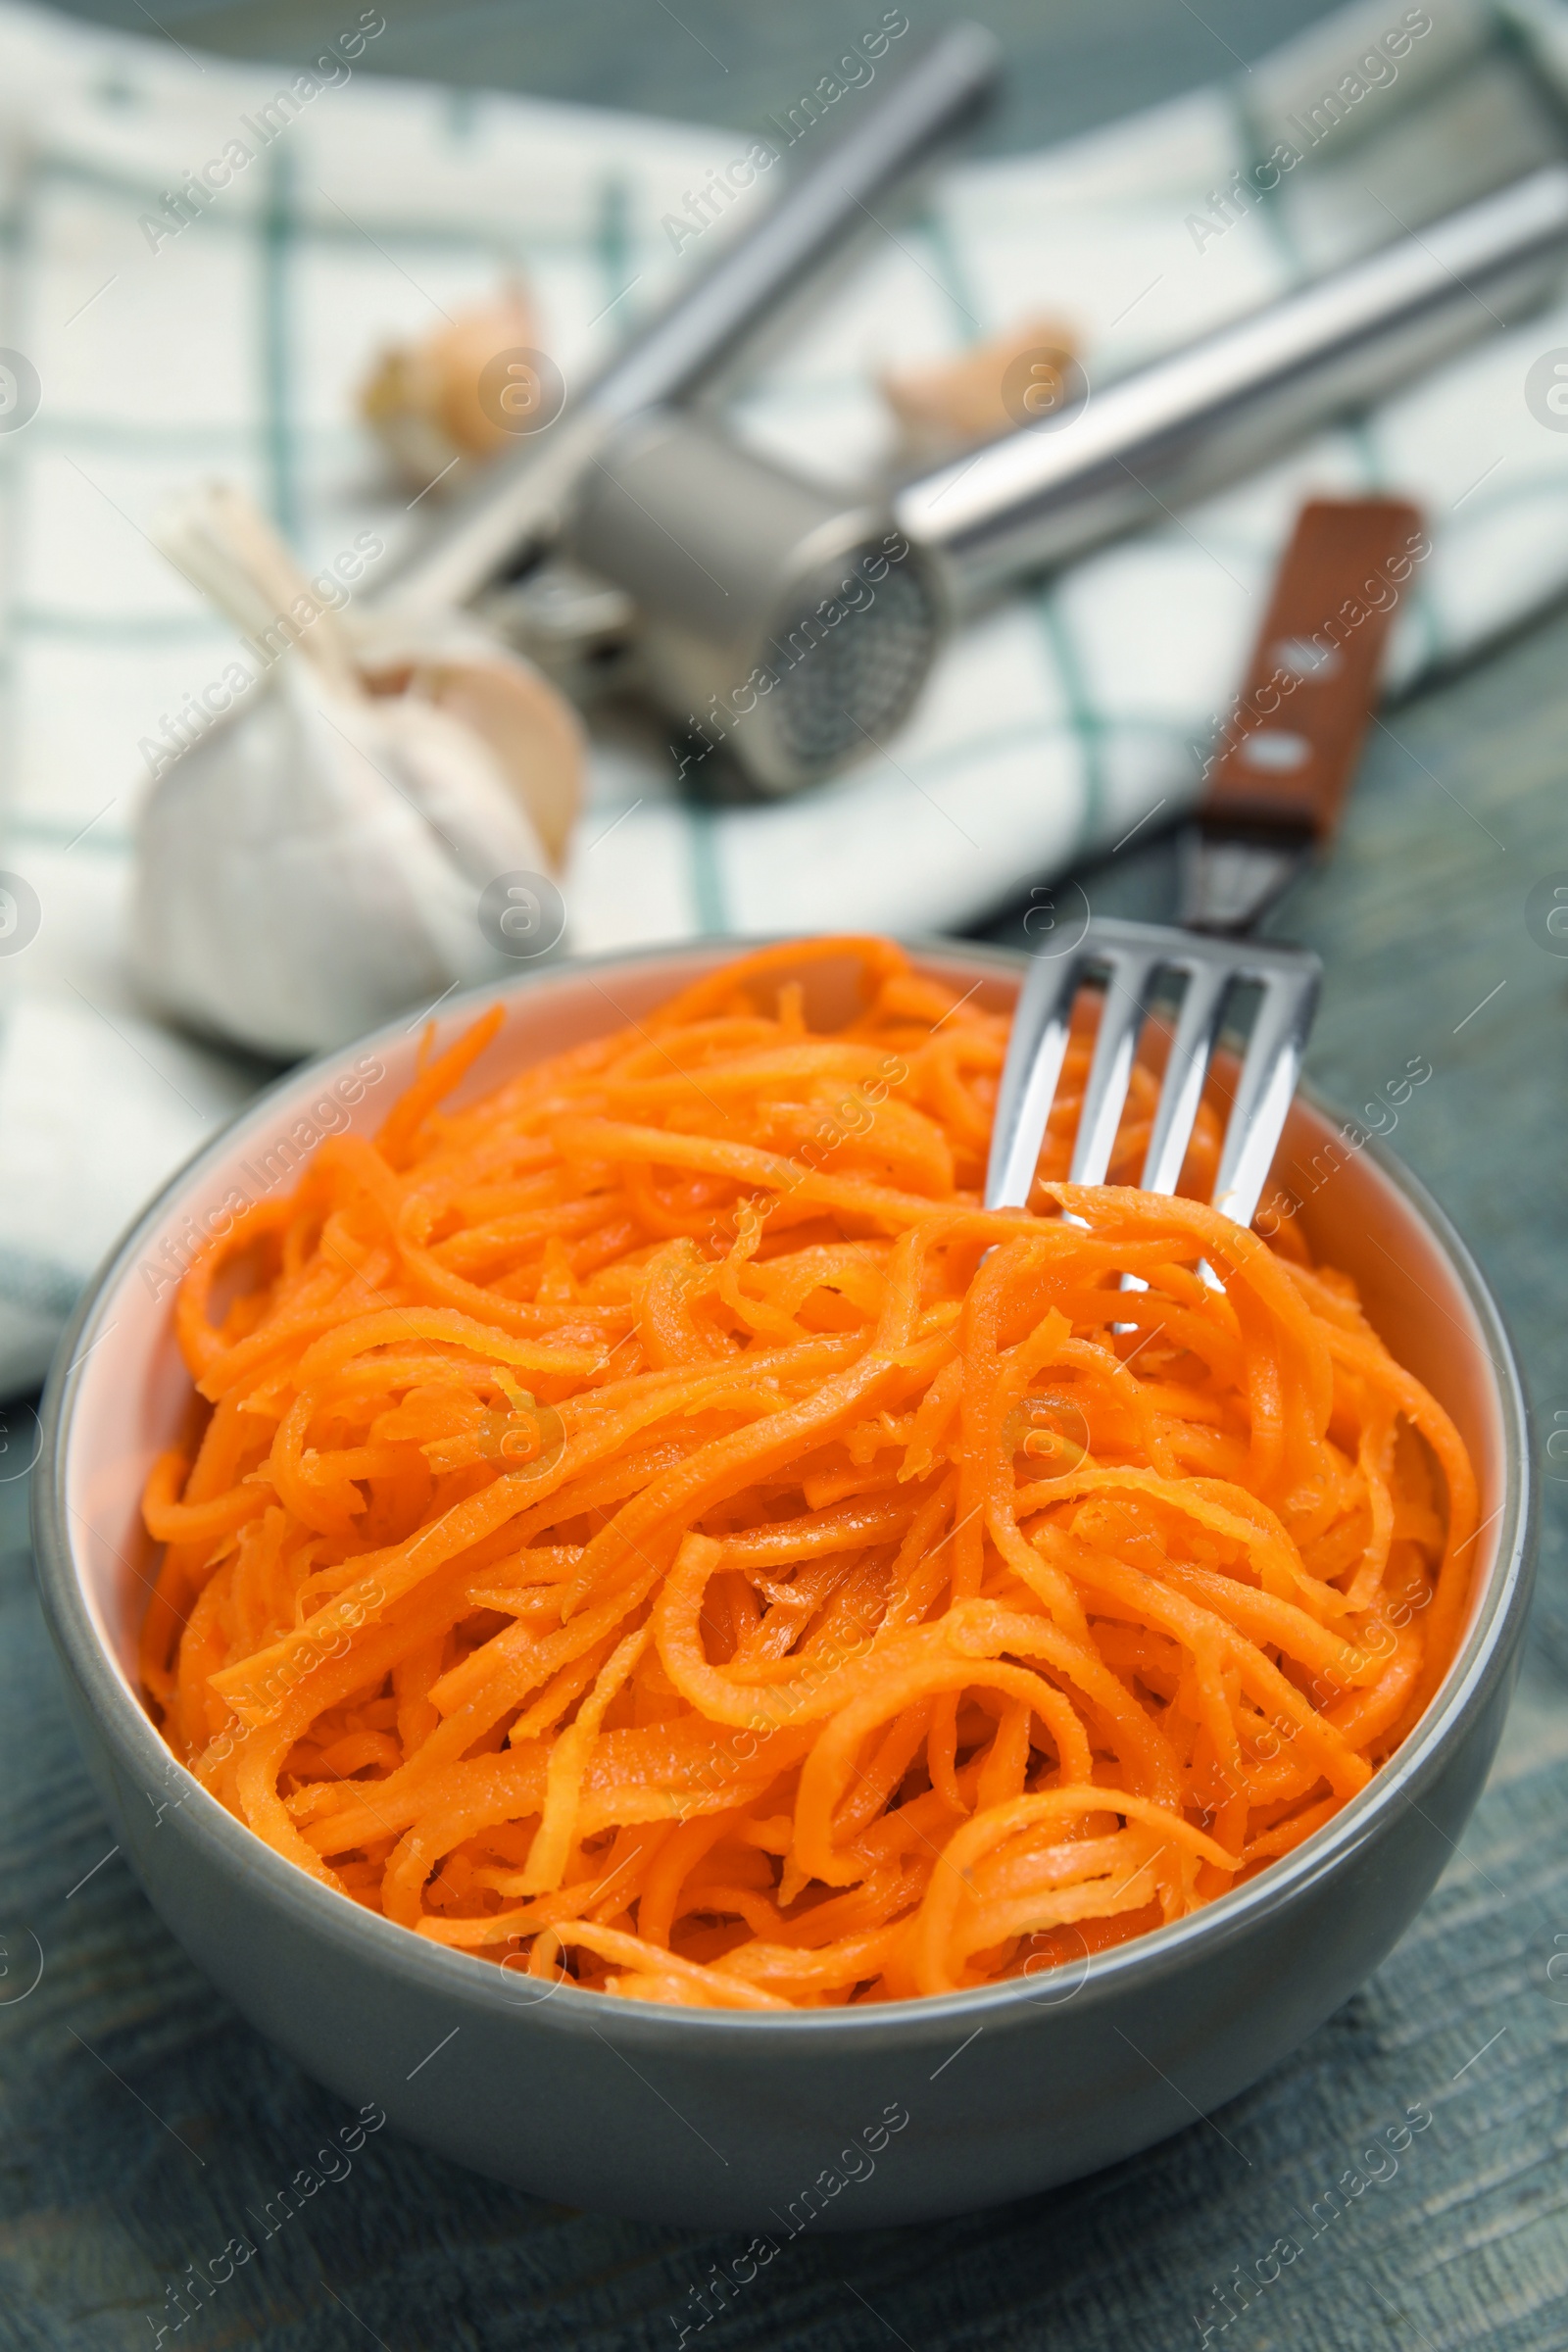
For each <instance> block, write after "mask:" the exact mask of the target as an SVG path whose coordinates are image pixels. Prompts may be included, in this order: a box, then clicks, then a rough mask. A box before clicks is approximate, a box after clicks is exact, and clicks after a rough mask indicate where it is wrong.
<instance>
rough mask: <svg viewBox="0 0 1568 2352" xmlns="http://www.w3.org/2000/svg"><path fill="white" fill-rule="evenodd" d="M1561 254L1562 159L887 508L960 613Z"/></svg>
mask: <svg viewBox="0 0 1568 2352" xmlns="http://www.w3.org/2000/svg"><path fill="white" fill-rule="evenodd" d="M1565 249H1568V167H1565V166H1563V165H1560V164H1553V165H1549V166H1547V167H1546V168H1545V169H1544V170H1543V171H1540V172H1531V173H1530V174H1529V176H1528V177H1526V178H1524V179H1520V180H1517V181H1515V182H1514V184H1513V185H1512V186H1511V187H1507V188H1504V189H1502V190H1500V191H1499V192H1498V193H1497V194H1495V195H1493V196H1487V197H1483V198H1482V199H1481V201H1480V202H1479V203H1476V204H1469V205H1466V206H1464V207H1463V209H1462V210H1460V211H1458V212H1455V213H1449V214H1447V215H1446V217H1445V218H1444V219H1443V220H1441V221H1434V222H1433V223H1432V224H1431V225H1430V226H1429V227H1426V228H1423V229H1422V231H1421V233H1420V234H1419V236H1405V237H1401V238H1400V239H1399V240H1398V241H1397V243H1396V244H1393V245H1390V246H1387V247H1385V248H1384V249H1383V251H1381V252H1379V253H1374V254H1373V255H1371V256H1370V258H1369V259H1367V260H1365V261H1360V262H1356V263H1353V264H1352V265H1351V266H1350V267H1349V268H1348V269H1346V270H1336V271H1335V272H1334V273H1333V274H1332V275H1330V276H1328V277H1324V278H1320V279H1319V280H1318V282H1317V283H1316V284H1315V285H1311V286H1307V287H1306V288H1304V289H1303V290H1302V291H1301V292H1300V293H1298V294H1291V295H1288V296H1286V298H1285V299H1284V300H1283V301H1282V302H1276V303H1272V304H1270V305H1269V306H1268V308H1267V309H1265V310H1260V311H1254V312H1252V313H1250V314H1249V316H1248V317H1246V318H1244V319H1237V320H1236V321H1235V322H1234V323H1233V324H1232V325H1230V326H1225V327H1221V328H1220V329H1219V330H1218V331H1217V333H1214V334H1211V335H1207V336H1205V337H1203V339H1202V340H1201V342H1198V343H1195V344H1192V345H1191V346H1189V347H1188V348H1187V349H1185V350H1182V351H1177V352H1173V353H1172V354H1170V355H1169V356H1168V357H1167V358H1165V359H1162V360H1156V361H1154V362H1153V364H1152V366H1150V367H1148V368H1142V369H1140V370H1139V371H1138V373H1136V374H1134V375H1129V376H1124V377H1123V378H1122V379H1121V381H1120V382H1119V383H1114V384H1111V385H1110V386H1108V387H1107V389H1106V390H1105V391H1103V392H1102V393H1099V394H1097V395H1094V396H1093V397H1091V398H1090V399H1089V401H1088V403H1087V405H1086V406H1084V407H1083V408H1082V409H1080V410H1079V411H1078V413H1077V414H1075V415H1070V416H1069V417H1067V418H1066V420H1065V421H1061V422H1057V423H1055V424H1053V420H1052V417H1050V416H1048V417H1045V418H1044V419H1042V421H1041V423H1040V424H1038V425H1026V426H1024V427H1023V428H1021V429H1020V430H1019V431H1018V432H1015V433H1009V434H1008V435H1007V436H1006V438H1005V440H1001V441H996V442H993V443H992V444H991V445H990V447H989V448H987V449H984V450H982V451H981V452H980V453H979V454H978V456H975V457H971V458H969V459H967V460H960V461H958V462H957V463H956V464H953V465H950V466H944V467H942V469H941V470H940V472H937V473H933V474H928V475H926V476H925V477H924V478H923V479H922V480H920V481H917V482H911V483H910V484H909V485H908V486H907V488H906V489H905V490H903V491H902V492H901V493H900V494H899V496H898V497H897V499H896V500H895V502H894V510H893V512H894V518H895V520H896V521H897V522H898V524H899V526H900V528H901V529H902V530H904V531H905V532H906V533H907V536H908V538H909V540H910V543H911V544H912V545H913V546H914V547H916V548H917V549H918V550H919V551H920V552H921V553H922V554H923V555H924V556H925V557H926V559H927V560H928V562H930V563H931V564H933V565H934V567H935V569H936V570H937V573H938V575H939V577H940V578H941V580H942V583H943V586H944V589H945V592H946V594H947V595H948V597H949V599H950V601H951V602H952V603H953V604H954V605H955V606H956V607H957V608H959V609H962V608H965V607H969V606H973V605H975V604H977V603H980V602H982V601H983V600H984V599H985V598H986V597H987V596H989V595H992V594H994V593H995V592H997V591H998V590H1000V589H1002V588H1005V586H1007V585H1008V584H1009V582H1011V581H1013V580H1015V579H1017V578H1018V577H1019V576H1020V575H1021V574H1022V573H1025V572H1028V571H1031V570H1036V569H1039V568H1041V567H1043V566H1045V565H1047V564H1060V563H1064V562H1065V561H1066V560H1067V559H1068V558H1069V557H1072V556H1077V555H1081V554H1082V553H1083V552H1084V551H1085V550H1086V549H1087V548H1090V547H1094V546H1098V545H1099V544H1100V543H1101V542H1102V541H1103V540H1105V539H1108V538H1111V537H1113V536H1114V535H1116V534H1117V533H1118V532H1121V531H1125V530H1130V529H1132V528H1134V527H1135V526H1136V525H1138V524H1139V523H1147V522H1150V521H1152V520H1154V519H1156V518H1157V517H1158V516H1159V515H1162V514H1164V513H1165V512H1166V511H1167V510H1168V508H1169V507H1170V506H1171V505H1172V504H1175V503H1180V502H1184V501H1188V500H1191V499H1193V498H1196V497H1200V496H1204V495H1207V494H1208V493H1209V492H1212V491H1214V490H1217V489H1219V488H1221V487H1223V486H1224V484H1226V483H1227V482H1232V481H1235V480H1237V479H1239V478H1240V477H1241V476H1243V475H1245V474H1247V473H1249V472H1250V471H1251V470H1252V469H1253V468H1254V467H1256V466H1259V465H1260V464H1261V463H1262V462H1263V461H1264V460H1265V459H1266V458H1268V457H1270V456H1272V455H1275V454H1276V453H1277V452H1278V451H1279V450H1281V449H1283V448H1285V447H1287V446H1288V445H1289V444H1290V443H1291V442H1292V441H1294V440H1297V439H1299V437H1300V436H1301V435H1302V434H1303V433H1305V432H1307V431H1308V430H1310V429H1311V428H1312V427H1314V426H1316V425H1319V424H1322V423H1323V422H1325V421H1326V420H1327V419H1328V418H1329V417H1333V416H1335V415H1337V414H1340V413H1342V412H1344V411H1345V410H1348V409H1351V408H1355V407H1357V406H1360V405H1362V404H1364V403H1365V402H1367V401H1369V400H1371V399H1374V398H1375V397H1377V396H1378V395H1379V394H1380V393H1384V392H1387V391H1389V390H1391V389H1392V388H1393V387H1394V386H1395V385H1397V384H1399V383H1402V382H1404V381H1406V380H1407V379H1408V378H1409V377H1411V376H1413V375H1416V374H1418V373H1419V372H1420V371H1421V369H1422V368H1427V367H1430V366H1432V365H1433V364H1434V363H1435V362H1436V361H1437V360H1439V359H1441V358H1444V357H1446V355H1447V354H1449V353H1451V352H1453V351H1456V350H1458V349H1460V348H1461V347H1462V346H1463V345H1464V344H1465V343H1467V342H1471V341H1473V340H1475V339H1476V337H1478V336H1480V335H1484V334H1486V333H1488V332H1490V331H1491V330H1492V329H1493V328H1495V327H1496V326H1499V325H1501V324H1503V323H1504V322H1505V321H1506V319H1509V318H1511V317H1513V316H1515V315H1517V312H1518V311H1519V310H1520V309H1521V308H1523V307H1526V306H1528V304H1529V303H1531V302H1532V301H1534V300H1536V299H1538V298H1539V297H1540V296H1541V294H1542V293H1543V292H1544V290H1545V288H1546V287H1547V286H1548V285H1549V284H1550V283H1551V281H1552V278H1553V276H1554V274H1555V273H1556V272H1557V271H1558V270H1560V267H1561V263H1562V258H1563V254H1564V251H1565Z"/></svg>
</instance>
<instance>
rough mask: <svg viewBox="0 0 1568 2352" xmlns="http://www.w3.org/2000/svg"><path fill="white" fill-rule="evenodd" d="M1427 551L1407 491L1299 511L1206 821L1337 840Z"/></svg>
mask: <svg viewBox="0 0 1568 2352" xmlns="http://www.w3.org/2000/svg"><path fill="white" fill-rule="evenodd" d="M1430 552H1431V542H1430V541H1429V540H1428V538H1427V536H1426V533H1425V531H1424V529H1423V527H1422V522H1421V515H1420V512H1419V510H1418V509H1417V508H1415V507H1413V506H1411V505H1409V504H1408V503H1407V502H1406V501H1405V500H1403V499H1397V498H1353V499H1327V498H1315V499H1312V500H1310V501H1309V502H1308V504H1307V505H1306V506H1304V507H1303V508H1302V509H1301V512H1300V514H1299V516H1298V517H1297V523H1296V529H1295V531H1294V532H1293V533H1292V536H1291V543H1290V546H1289V547H1288V548H1287V550H1286V552H1285V558H1284V561H1283V563H1282V564H1281V565H1280V568H1279V572H1278V575H1277V577H1276V579H1275V582H1274V590H1273V594H1272V595H1271V597H1270V599H1269V605H1268V611H1267V613H1265V615H1264V618H1263V625H1262V628H1261V629H1260V630H1259V631H1258V636H1257V643H1256V645H1255V646H1254V647H1253V649H1252V658H1251V661H1250V664H1249V667H1248V672H1247V678H1246V682H1245V684H1244V685H1243V688H1242V691H1241V695H1240V697H1239V699H1238V701H1237V704H1236V707H1235V710H1234V711H1232V713H1231V716H1230V718H1229V720H1228V721H1227V723H1226V726H1225V730H1224V733H1223V735H1222V736H1221V738H1220V743H1219V748H1218V750H1217V751H1216V753H1215V755H1214V757H1213V759H1212V760H1211V762H1210V764H1209V769H1208V779H1207V789H1206V791H1205V793H1204V796H1203V800H1202V803H1201V807H1200V809H1199V811H1198V813H1199V817H1200V820H1201V822H1202V823H1203V824H1204V825H1205V826H1206V825H1209V824H1218V825H1221V826H1226V827H1228V826H1233V825H1234V826H1239V827H1244V828H1246V829H1248V830H1249V831H1251V830H1256V831H1259V832H1264V833H1269V834H1274V833H1284V834H1290V835H1294V836H1296V837H1297V838H1300V837H1302V836H1305V837H1306V838H1308V839H1310V840H1313V841H1318V842H1322V841H1326V840H1327V839H1328V837H1329V836H1330V834H1332V832H1333V831H1334V828H1335V825H1336V824H1337V823H1338V821H1339V815H1340V810H1341V809H1342V808H1343V806H1344V803H1345V796H1346V792H1347V790H1348V786H1349V782H1350V777H1351V775H1352V774H1353V773H1354V770H1355V763H1356V760H1357V757H1358V755H1359V753H1360V749H1361V741H1362V738H1363V736H1364V735H1365V733H1366V729H1367V722H1368V720H1369V719H1370V717H1371V714H1372V706H1373V703H1374V701H1375V699H1376V695H1377V683H1378V672H1379V669H1380V667H1381V664H1382V660H1383V649H1384V646H1385V644H1386V643H1387V641H1388V634H1389V629H1390V626H1391V624H1392V622H1393V619H1394V615H1395V613H1396V612H1397V610H1398V607H1399V603H1400V600H1401V598H1402V596H1403V594H1404V592H1405V589H1406V587H1407V586H1408V583H1409V580H1410V577H1411V575H1412V573H1413V571H1414V569H1415V567H1416V565H1417V564H1419V563H1420V562H1421V561H1422V560H1423V558H1424V557H1425V556H1426V555H1428V554H1429V553H1430Z"/></svg>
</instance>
